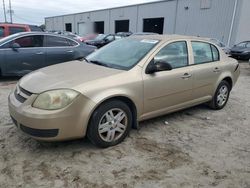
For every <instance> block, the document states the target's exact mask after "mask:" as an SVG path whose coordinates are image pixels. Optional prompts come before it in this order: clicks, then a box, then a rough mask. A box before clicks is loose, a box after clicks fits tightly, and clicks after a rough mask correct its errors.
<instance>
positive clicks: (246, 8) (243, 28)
mask: <svg viewBox="0 0 250 188" xmlns="http://www.w3.org/2000/svg"><path fill="white" fill-rule="evenodd" d="M239 13H240V14H239V23H238V26H237V30H236V37H235V41H234V44H235V43H239V42H241V41H245V40H250V0H243V1H242V6H241V9H240V12H239Z"/></svg>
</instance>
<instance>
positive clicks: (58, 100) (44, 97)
mask: <svg viewBox="0 0 250 188" xmlns="http://www.w3.org/2000/svg"><path fill="white" fill-rule="evenodd" d="M78 95H79V93H78V92H76V91H74V90H71V89H58V90H51V91H46V92H44V93H41V94H40V95H38V97H37V98H36V100H35V102H34V103H33V107H35V108H39V109H44V110H57V109H61V108H64V107H66V106H67V105H69V104H70V103H71V102H72V101H73V100H74V99H75V98H76V97H77V96H78Z"/></svg>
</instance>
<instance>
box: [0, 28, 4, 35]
mask: <svg viewBox="0 0 250 188" xmlns="http://www.w3.org/2000/svg"><path fill="white" fill-rule="evenodd" d="M0 37H4V27H0Z"/></svg>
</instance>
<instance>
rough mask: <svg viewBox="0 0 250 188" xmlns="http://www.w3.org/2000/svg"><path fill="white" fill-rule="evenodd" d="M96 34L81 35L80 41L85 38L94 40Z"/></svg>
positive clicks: (83, 40) (85, 39)
mask: <svg viewBox="0 0 250 188" xmlns="http://www.w3.org/2000/svg"><path fill="white" fill-rule="evenodd" d="M97 36H98V34H94V33H93V34H88V35H85V36H83V37H82V42H85V41H87V40H94V39H95V38H96V37H97Z"/></svg>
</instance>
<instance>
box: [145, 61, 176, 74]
mask: <svg viewBox="0 0 250 188" xmlns="http://www.w3.org/2000/svg"><path fill="white" fill-rule="evenodd" d="M172 69H173V68H172V66H171V65H170V64H169V63H168V62H165V61H162V60H153V61H152V62H151V63H150V64H149V65H148V67H147V69H146V74H153V73H155V72H160V71H170V70H172Z"/></svg>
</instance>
